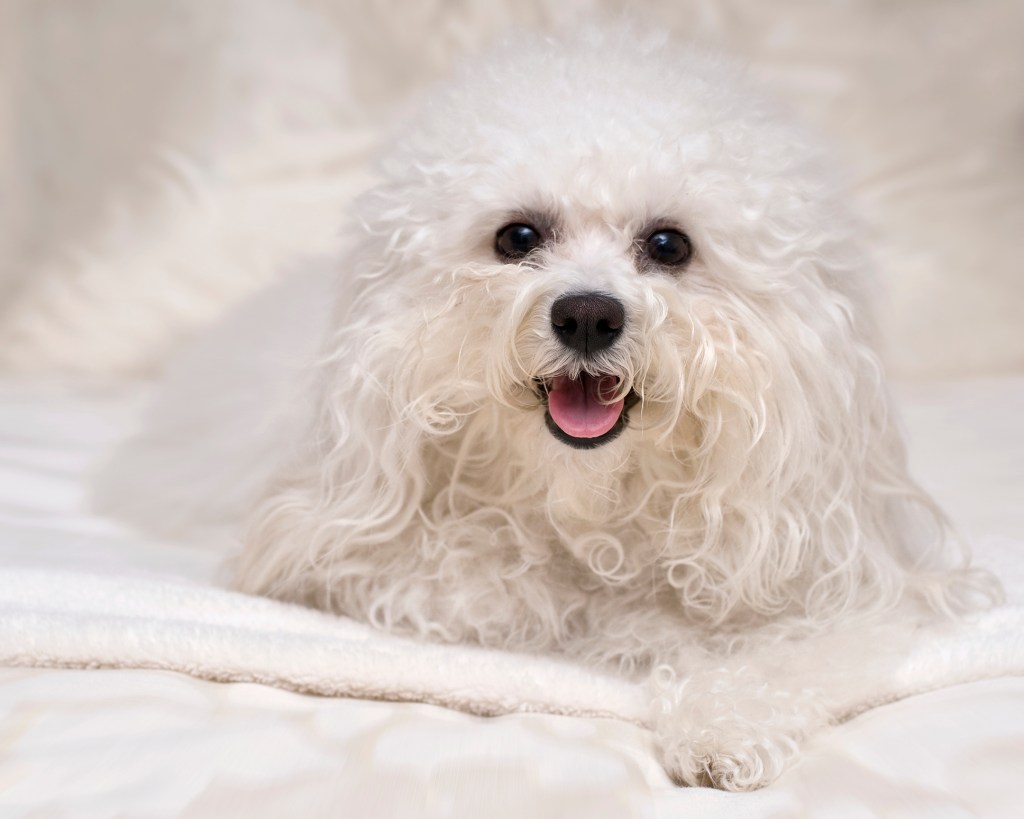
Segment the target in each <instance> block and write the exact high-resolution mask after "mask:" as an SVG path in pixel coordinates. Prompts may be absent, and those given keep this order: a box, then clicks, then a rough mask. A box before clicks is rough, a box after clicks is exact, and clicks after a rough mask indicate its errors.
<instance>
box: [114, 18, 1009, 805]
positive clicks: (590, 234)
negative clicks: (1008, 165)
mask: <svg viewBox="0 0 1024 819" xmlns="http://www.w3.org/2000/svg"><path fill="white" fill-rule="evenodd" d="M381 174H382V177H383V178H382V180H381V182H380V183H379V184H378V185H377V186H376V187H375V188H374V189H372V190H371V191H370V192H369V193H368V194H366V195H365V196H364V197H363V198H362V199H361V200H360V201H359V202H358V204H357V214H358V220H357V222H358V224H357V225H356V226H355V227H354V229H353V247H352V250H351V252H350V253H349V254H348V255H347V256H346V257H345V259H344V260H343V262H342V265H341V266H342V268H343V271H342V272H343V275H340V276H336V279H335V287H336V292H337V293H338V294H340V295H338V296H337V297H336V298H335V301H334V304H333V306H332V307H331V308H330V309H331V311H332V312H331V315H330V317H329V322H328V323H329V325H330V328H331V329H330V330H329V332H328V340H327V342H326V347H325V350H324V352H323V354H322V355H321V356H320V359H319V361H318V363H317V364H316V365H315V367H314V368H313V370H312V374H313V378H311V379H308V380H309V381H310V382H311V383H312V385H313V386H311V387H310V390H311V392H310V393H308V395H309V398H308V399H306V398H301V397H299V398H297V397H296V392H295V390H293V389H287V388H282V387H280V386H278V387H277V388H276V392H277V397H276V398H275V399H273V400H274V401H276V402H277V403H278V404H280V405H282V406H286V405H287V404H288V403H289V402H291V403H297V404H302V403H303V402H304V401H306V400H308V401H310V402H312V403H311V406H312V409H313V412H314V413H315V415H316V418H315V420H313V421H312V422H310V426H309V427H308V428H306V427H302V426H301V424H300V426H298V427H297V426H296V424H299V420H297V418H296V417H294V416H295V415H296V414H295V413H292V414H288V413H285V416H287V417H288V418H289V419H290V420H289V424H290V427H291V431H290V432H289V434H288V438H287V440H288V441H290V442H293V443H292V444H289V447H291V448H293V449H294V450H295V451H294V454H293V456H292V457H290V460H289V463H288V464H286V465H280V464H278V463H277V462H276V461H275V460H274V459H273V458H272V459H270V460H272V461H274V464H273V469H271V468H270V467H268V468H267V470H266V471H267V472H268V473H269V472H271V471H275V472H276V474H275V476H274V477H273V478H272V479H267V480H266V487H267V488H265V490H264V491H263V492H262V499H261V500H259V502H258V503H257V504H256V505H255V511H254V512H253V514H252V515H251V517H250V521H249V525H248V535H247V538H246V541H245V548H244V550H243V552H242V553H241V555H240V557H239V558H238V561H237V565H236V577H237V583H238V586H239V587H240V588H242V589H244V590H246V591H249V592H253V593H258V594H266V595H271V596H274V597H278V598H281V599H285V600H292V601H298V602H302V603H305V604H309V605H313V606H318V607H322V608H325V609H329V610H332V611H336V612H340V613H344V614H347V615H350V616H353V617H358V618H360V619H365V620H368V621H369V622H371V623H374V624H376V625H378V626H380V627H382V628H386V629H390V630H394V631H400V632H404V633H409V634H414V635H420V636H423V637H426V638H429V639H437V640H445V641H460V642H461V641H471V642H477V643H481V644H485V645H488V646H498V647H506V648H510V649H516V650H528V651H559V652H564V653H566V654H569V655H571V656H573V657H577V658H579V659H581V660H584V661H586V662H590V663H598V664H602V665H611V666H613V667H616V668H618V669H619V670H621V671H623V672H624V673H629V674H634V675H648V676H649V677H650V679H651V681H652V696H653V697H654V699H655V702H656V705H657V708H658V709H659V710H658V713H659V717H658V721H657V722H658V742H659V746H660V747H661V749H662V752H663V757H664V760H665V763H666V766H667V767H668V769H669V770H670V771H671V772H672V773H673V775H674V776H675V777H676V778H677V779H679V780H680V781H682V782H686V783H698V782H703V781H711V782H713V783H715V784H717V785H719V786H722V787H727V788H737V789H738V788H749V787H756V786H759V785H762V784H765V783H766V782H769V781H771V780H772V779H773V778H774V777H776V776H777V775H778V774H779V773H780V771H781V770H782V767H783V765H784V764H785V762H786V760H787V759H788V758H790V757H791V756H792V754H793V753H794V750H795V749H796V747H797V743H798V742H799V740H800V739H801V738H802V737H804V736H806V735H807V734H808V733H809V732H810V731H812V730H813V729H814V728H816V727H818V726H820V725H822V724H824V723H826V722H827V721H828V720H829V719H831V718H833V717H834V716H835V709H836V704H837V703H839V702H841V701H842V699H843V692H844V691H845V690H847V689H848V688H849V686H850V685H852V684H853V683H852V682H851V680H850V676H851V672H853V671H854V670H857V671H858V672H860V673H866V672H865V671H864V669H866V668H867V667H868V666H869V665H871V664H872V663H874V664H875V666H879V664H881V665H884V663H885V662H886V657H888V656H889V655H888V654H886V652H883V651H880V650H876V648H877V647H878V646H880V645H883V644H884V645H885V647H886V649H887V650H889V651H898V650H899V649H898V646H899V644H900V643H899V639H898V637H897V636H894V635H896V634H899V635H903V637H904V638H905V635H906V634H909V627H910V626H911V625H912V624H913V622H915V620H916V619H918V618H919V617H921V616H925V612H926V611H929V610H940V611H947V612H948V611H953V610H959V609H961V608H962V607H963V606H964V605H967V604H970V603H972V602H974V601H975V600H977V599H979V598H980V599H984V598H985V596H986V595H987V594H990V593H992V592H991V586H990V585H989V581H988V579H987V578H986V577H984V576H981V575H979V574H976V573H974V572H973V571H972V570H970V569H969V568H968V566H967V559H966V554H964V553H963V552H962V551H959V550H958V547H957V546H956V545H955V542H953V541H952V540H951V538H950V537H949V535H948V531H947V527H946V524H945V522H944V520H943V517H942V515H941V513H940V512H939V511H938V510H937V509H936V508H935V506H934V505H933V504H932V502H931V501H930V500H929V499H928V498H927V497H926V496H925V495H924V494H923V493H922V492H921V490H920V489H919V488H918V487H917V486H916V485H915V484H914V482H913V481H912V480H911V478H910V477H909V475H908V473H907V468H906V464H905V457H904V450H903V445H902V442H901V439H900V435H899V433H898V430H897V428H896V426H895V424H894V421H893V418H892V413H891V411H890V405H889V399H888V396H887V392H886V389H885V385H884V381H883V376H882V372H881V366H880V363H879V359H878V355H877V352H876V350H875V341H874V335H875V331H874V326H873V319H872V314H871V308H870V294H871V293H872V291H873V290H874V289H875V287H874V284H873V282H872V280H871V278H872V271H871V266H870V261H869V253H868V250H869V248H868V247H867V246H866V244H865V239H864V237H863V236H862V234H861V232H860V231H859V229H858V225H857V223H856V220H854V219H853V218H852V217H851V215H850V213H849V212H848V210H847V208H846V206H845V204H844V193H843V191H842V186H841V185H840V184H839V183H838V182H837V181H836V180H835V179H834V174H833V172H832V169H831V167H830V164H829V161H828V159H827V157H825V156H824V155H823V154H822V152H821V151H820V150H819V148H818V146H817V145H816V144H815V142H814V140H813V139H811V138H810V137H808V135H807V134H805V133H804V132H803V131H801V130H800V129H798V128H796V127H794V126H793V125H791V124H790V123H789V122H788V121H787V119H786V118H785V117H784V116H782V115H781V114H780V113H779V112H778V111H776V110H775V108H773V107H772V106H771V105H770V104H767V103H766V102H764V100H763V99H762V98H761V97H760V96H759V95H758V94H756V93H755V92H753V91H750V90H747V89H745V88H744V84H743V80H742V77H741V76H740V72H739V71H738V70H737V69H736V68H735V67H734V66H732V65H730V64H728V63H727V62H725V61H722V60H720V59H717V58H714V57H711V56H708V55H704V54H700V53H695V52H693V51H689V50H685V49H682V48H680V47H678V46H675V45H671V44H668V43H665V42H663V41H661V40H660V39H658V38H657V37H650V36H646V35H643V34H637V33H635V32H619V33H615V34H609V33H602V32H599V31H586V32H584V33H582V34H577V35H574V36H572V37H569V38H566V39H562V40H539V39H531V38H528V37H524V36H519V37H516V38H513V39H512V40H510V41H509V42H508V43H507V44H506V45H505V46H503V47H501V48H499V49H497V50H496V51H495V52H494V53H492V54H491V55H490V56H489V57H488V58H487V59H486V60H485V61H483V62H481V63H475V64H471V65H468V66H466V67H464V69H463V70H462V73H461V74H460V75H459V77H458V78H457V80H456V81H455V82H454V83H452V84H451V85H449V86H447V87H446V88H444V89H442V90H440V91H439V92H438V93H437V94H436V95H435V96H433V97H432V98H431V99H430V100H429V101H428V103H427V104H426V105H424V107H423V110H422V112H421V114H420V116H419V118H418V119H416V120H415V121H414V123H413V124H411V125H410V126H409V127H408V129H407V131H406V133H405V135H404V136H403V137H402V138H401V139H400V140H399V141H398V142H397V144H396V145H395V146H394V147H393V150H392V151H391V152H390V153H389V154H388V155H387V157H386V158H385V159H384V161H383V162H382V163H381ZM512 221H535V222H541V223H543V224H544V225H545V227H546V231H547V233H548V235H549V237H550V240H549V241H548V242H547V243H546V244H545V245H544V246H543V247H541V248H540V249H538V250H537V251H536V252H534V253H531V254H530V255H529V256H528V257H527V258H526V259H524V260H522V261H521V262H518V263H509V262H507V261H504V260H502V259H499V258H497V256H496V254H495V250H494V237H495V233H496V231H497V230H498V229H499V228H501V227H502V225H504V224H506V223H508V222H512ZM661 226H673V227H676V228H678V229H680V230H685V232H686V233H687V234H688V235H689V237H690V238H691V240H692V242H693V246H694V249H695V253H694V256H693V259H692V260H691V261H690V263H689V264H688V265H687V266H686V267H685V269H682V270H669V269H663V268H658V267H657V266H652V265H649V264H645V263H643V262H642V260H641V259H640V253H639V243H641V242H642V241H643V239H644V237H646V236H647V235H648V234H649V232H650V230H651V229H652V228H654V227H661ZM583 290H585V291H600V292H602V293H606V294H611V295H614V296H615V297H616V298H617V299H618V300H619V301H620V302H621V303H622V304H623V305H624V307H625V313H626V321H625V324H624V326H623V329H622V334H621V337H620V338H619V339H618V340H617V341H616V343H615V344H613V345H612V346H611V347H609V348H608V349H606V350H604V351H602V352H601V353H599V354H598V355H597V356H592V357H591V358H589V359H585V358H583V357H580V356H578V355H577V354H575V353H574V352H573V351H571V350H568V349H567V348H566V347H565V346H564V345H562V344H560V343H559V341H558V339H557V338H556V335H555V333H554V332H553V331H552V326H551V318H550V315H551V307H552V304H553V302H554V301H555V300H556V299H557V298H558V297H559V296H561V295H563V294H566V293H575V292H580V291H583ZM309 301H310V305H311V307H312V302H313V299H310V300H309ZM289 321H290V322H291V324H290V325H289V324H288V322H289ZM310 321H311V319H310V318H309V317H304V316H302V315H298V316H295V315H293V316H292V317H291V318H290V319H289V320H288V321H286V322H285V324H286V325H288V326H294V325H296V324H303V323H308V322H310ZM313 323H316V322H313ZM258 324H259V327H260V331H261V332H264V331H265V327H266V322H265V320H264V319H260V321H259V322H258ZM243 346H245V345H243ZM258 346H259V342H258V341H255V340H254V341H253V342H252V344H251V345H250V346H248V347H247V350H248V354H249V355H253V354H254V353H253V351H254V350H255V349H256V348H257V347H258ZM584 369H586V370H588V371H590V372H593V373H602V374H613V375H615V376H617V377H618V379H619V382H618V383H619V386H618V394H617V395H618V397H622V396H625V395H626V394H627V393H629V392H630V391H633V392H635V393H636V395H637V396H639V402H638V403H637V405H636V406H634V407H633V408H632V410H631V411H630V413H629V420H628V423H627V425H626V428H625V430H624V431H623V433H622V434H621V435H619V436H618V437H617V438H615V439H614V440H612V441H610V442H608V443H606V444H604V445H603V446H600V447H598V448H595V449H587V450H580V449H576V448H573V447H570V446H567V445H566V444H565V443H563V442H562V441H560V440H558V439H556V438H555V437H554V436H553V435H552V434H551V433H550V432H549V430H548V428H547V426H546V424H545V420H544V412H545V409H544V396H543V390H539V389H538V386H537V385H538V384H543V383H546V382H548V381H550V379H552V378H554V377H556V376H558V375H564V374H569V375H578V374H579V373H580V372H581V371H582V370H584ZM250 386H251V385H250ZM298 395H299V396H302V395H305V394H303V393H299V394H298ZM268 401H271V399H257V400H256V401H255V402H254V403H257V404H259V405H260V406H261V407H264V409H263V410H262V411H264V412H268V411H267V410H266V409H265V406H266V404H267V402H268ZM302 414H303V413H301V412H300V413H297V415H302ZM270 415H273V413H270ZM232 421H233V423H234V425H236V426H244V425H245V424H244V423H243V421H242V419H241V418H240V417H235V418H233V419H232ZM302 423H306V422H305V421H302ZM266 426H267V427H268V428H271V429H272V432H270V433H266V434H264V433H263V432H261V433H259V435H261V436H263V437H262V438H261V439H260V441H259V442H256V441H254V442H252V445H253V446H254V447H256V448H257V450H259V451H266V450H272V451H273V452H274V453H275V455H276V459H277V460H280V459H282V458H284V457H285V455H286V454H287V453H286V451H285V450H286V449H288V448H289V447H285V446H283V445H282V443H281V442H282V441H283V440H284V438H282V432H281V428H282V425H281V424H276V425H275V424H268V425H266ZM286 426H287V425H286ZM296 430H298V431H296ZM206 434H207V435H209V437H210V438H211V440H212V439H213V438H214V435H213V433H206ZM232 434H234V435H237V434H238V433H232ZM267 436H270V437H267ZM228 460H229V462H228V463H226V464H225V463H222V464H220V465H219V469H220V471H216V470H214V471H213V472H212V473H209V472H207V473H203V472H202V470H199V469H197V470H196V472H197V475H199V474H202V475H203V478H204V479H199V478H198V477H197V478H196V479H194V480H192V481H191V484H192V487H193V491H194V492H195V494H196V496H197V497H203V498H208V497H210V496H212V495H214V494H216V493H215V492H214V491H213V487H215V486H217V485H218V484H220V485H223V484H224V482H226V481H232V486H236V485H237V482H235V481H234V479H232V478H231V477H230V470H231V469H232V467H236V466H238V465H240V464H241V463H242V460H241V459H238V462H237V463H236V464H232V463H230V460H231V459H230V458H229V459H228ZM278 466H281V468H280V469H278ZM177 471H179V472H180V470H177ZM165 474H166V472H165ZM254 474H255V475H256V476H257V477H259V475H260V474H261V473H259V471H258V470H257V471H256V472H252V471H247V473H246V480H245V485H246V486H250V485H254V484H256V483H259V484H261V485H262V481H261V480H256V479H254V478H253V475H254ZM118 491H119V490H118ZM109 494H111V495H113V494H116V492H115V491H111V492H110V493H109ZM236 505H237V503H236ZM896 611H900V612H904V613H905V616H903V615H901V616H900V617H896V616H894V614H893V612H896ZM893 622H899V623H904V624H906V626H905V627H901V628H902V630H899V631H897V630H895V629H894V627H893V626H892V625H891V624H892V623H893ZM883 623H888V624H889V625H885V626H883V625H882V624H883ZM882 635H884V636H882ZM883 655H884V656H883Z"/></svg>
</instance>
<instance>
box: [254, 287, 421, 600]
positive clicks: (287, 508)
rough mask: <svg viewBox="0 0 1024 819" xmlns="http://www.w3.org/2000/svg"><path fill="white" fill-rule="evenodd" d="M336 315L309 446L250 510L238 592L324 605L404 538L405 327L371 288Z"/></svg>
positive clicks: (411, 452) (416, 461)
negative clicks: (344, 581) (381, 550)
mask: <svg viewBox="0 0 1024 819" xmlns="http://www.w3.org/2000/svg"><path fill="white" fill-rule="evenodd" d="M338 312H339V313H340V312H349V313H350V315H349V316H348V317H347V318H346V319H345V320H344V322H343V323H342V324H343V326H340V327H339V328H338V329H336V331H335V332H334V334H333V335H332V336H331V338H330V339H329V341H328V344H327V349H326V350H325V354H324V357H323V360H322V361H321V363H320V364H319V374H318V381H319V392H318V394H317V397H316V399H315V400H316V402H317V405H318V408H317V420H316V423H315V425H314V428H313V430H312V433H311V435H310V440H309V441H308V444H307V445H306V446H305V447H304V449H303V450H302V452H301V454H300V455H299V456H298V457H297V458H296V460H295V461H294V462H293V463H292V464H291V465H290V466H289V467H288V468H287V469H286V470H285V471H284V472H283V473H282V474H281V475H280V476H279V477H278V479H277V480H276V481H274V482H273V484H272V486H271V488H270V490H269V491H268V493H267V494H266V495H265V497H264V498H263V499H262V501H261V502H260V503H259V504H258V505H257V506H256V508H255V511H254V513H253V514H252V516H251V519H250V521H249V525H248V527H247V535H246V540H245V545H244V549H243V552H242V554H241V555H240V557H239V558H238V561H237V564H236V567H235V568H236V583H237V585H238V587H239V588H240V589H241V590H243V591H247V592H252V593H258V594H264V595H268V596H271V597H278V598H281V599H287V600H292V601H298V602H303V603H306V604H312V605H317V606H320V607H324V608H337V606H335V605H333V604H334V603H335V602H336V601H334V600H333V599H332V593H333V592H332V589H333V588H334V586H335V585H336V581H338V580H340V579H341V577H342V575H348V576H350V577H351V576H355V575H359V574H360V573H369V572H371V571H374V570H373V569H371V565H376V567H377V568H376V571H380V559H379V558H378V559H377V561H376V563H375V564H374V563H372V562H371V560H370V556H371V552H372V551H373V550H374V549H375V548H377V547H380V546H382V545H385V544H390V543H396V542H400V541H401V540H402V538H403V535H404V534H405V533H407V532H408V530H409V528H410V524H411V522H412V521H413V519H414V518H415V517H416V515H417V514H418V510H419V508H420V503H421V499H422V494H423V487H424V477H423V474H424V469H423V466H422V439H423V431H422V428H421V427H420V426H418V425H417V424H415V423H408V422H407V421H404V419H403V413H404V412H405V410H406V408H407V407H408V405H409V403H410V401H411V398H410V396H408V395H406V394H405V393H404V389H405V388H406V385H407V384H409V383H410V382H409V379H408V378H407V377H405V376H404V374H403V370H404V369H406V368H408V367H410V366H412V364H411V363H410V361H409V355H410V353H409V351H410V341H409V339H410V336H411V328H410V327H408V326H405V327H403V326H401V325H402V322H401V316H399V315H397V314H396V313H395V311H394V309H393V305H392V304H391V301H390V300H389V299H388V298H387V297H386V296H385V295H383V294H382V293H380V292H374V288H373V287H369V288H367V289H365V290H364V291H363V292H362V293H361V294H360V295H359V297H357V300H356V302H355V303H354V305H353V307H352V309H351V310H350V311H349V310H347V309H343V310H339V311H338ZM339 322H340V319H339Z"/></svg>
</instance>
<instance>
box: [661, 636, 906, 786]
mask: <svg viewBox="0 0 1024 819" xmlns="http://www.w3.org/2000/svg"><path fill="white" fill-rule="evenodd" d="M910 634H911V629H909V628H907V627H906V624H904V625H895V626H893V625H887V626H884V627H883V626H880V625H877V624H875V625H865V624H860V625H859V626H857V627H844V628H843V629H842V630H841V631H839V630H835V631H831V632H828V633H823V634H819V635H815V636H811V637H805V638H803V639H799V640H794V639H781V640H777V641H771V640H769V641H768V645H767V646H764V647H758V648H757V649H746V650H740V651H737V652H736V653H733V654H731V655H730V656H727V657H721V656H719V657H718V658H717V659H716V658H714V657H713V656H710V655H708V654H703V656H701V654H702V653H701V652H698V651H693V652H691V653H689V656H688V657H687V656H685V653H684V655H681V656H682V658H681V659H680V660H679V661H678V662H677V665H676V666H675V667H672V666H661V667H660V668H657V669H655V671H654V673H653V674H652V677H651V685H652V688H653V690H654V692H655V702H656V709H657V710H656V713H655V716H654V729H655V739H656V742H657V745H658V748H659V752H660V754H661V756H662V761H663V764H664V765H665V769H666V770H667V771H668V773H669V775H670V776H672V778H673V779H675V780H676V781H677V782H679V783H680V784H686V785H705V786H707V785H711V786H714V787H718V788H722V789H724V790H731V791H740V790H753V789H756V788H760V787H763V786H765V785H768V784H770V783H771V782H773V781H774V780H775V779H777V778H778V777H779V775H780V774H781V773H782V772H783V770H784V769H785V767H786V765H787V764H788V763H789V761H790V760H791V759H792V758H793V757H794V756H795V755H796V753H797V751H798V750H799V747H800V745H801V743H802V742H803V740H805V739H806V738H807V737H809V736H810V735H811V734H813V733H815V732H817V731H819V730H821V729H822V728H825V727H826V726H828V725H831V724H834V723H835V722H836V721H837V719H839V718H841V717H843V716H845V715H847V714H848V713H849V712H850V711H851V709H852V708H853V707H854V706H855V705H856V704H857V703H859V702H861V701H863V698H864V695H865V692H870V691H872V690H876V686H877V684H878V682H879V680H881V679H883V678H884V676H885V675H888V674H891V673H892V668H893V666H894V664H895V663H896V662H897V660H898V658H899V654H900V651H899V648H898V647H899V646H903V645H905V644H906V641H907V640H908V639H909V637H910Z"/></svg>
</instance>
